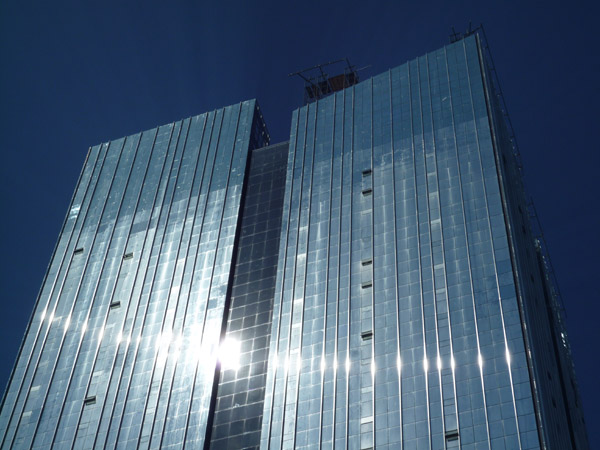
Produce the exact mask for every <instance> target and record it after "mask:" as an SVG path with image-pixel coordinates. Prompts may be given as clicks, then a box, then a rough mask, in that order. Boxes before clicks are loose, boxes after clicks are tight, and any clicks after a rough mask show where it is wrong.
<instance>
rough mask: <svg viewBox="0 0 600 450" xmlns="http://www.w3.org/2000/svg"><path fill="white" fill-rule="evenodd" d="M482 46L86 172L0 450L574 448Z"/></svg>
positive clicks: (555, 321)
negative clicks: (285, 124) (286, 114)
mask: <svg viewBox="0 0 600 450" xmlns="http://www.w3.org/2000/svg"><path fill="white" fill-rule="evenodd" d="M486 61H487V60H486V57H485V55H484V51H483V46H482V44H481V41H480V37H479V36H478V35H477V34H472V35H470V36H467V37H465V38H464V39H461V40H459V41H457V42H454V43H452V44H450V45H448V46H446V47H444V48H442V49H440V50H437V51H435V52H432V53H429V54H427V55H425V56H423V57H420V58H417V59H415V60H413V61H410V62H408V63H406V64H404V65H401V66H399V67H397V68H394V69H390V70H389V71H388V72H385V73H383V74H381V75H378V76H376V77H374V78H371V79H369V80H366V81H363V82H361V83H358V84H356V85H354V86H351V87H348V88H346V89H344V90H341V91H339V92H335V93H333V94H332V95H330V96H329V97H325V98H322V99H319V100H317V101H315V102H314V103H310V104H308V105H305V106H304V107H302V108H299V109H297V110H296V111H295V112H294V113H293V116H292V124H291V130H290V140H289V143H288V142H286V143H282V144H277V145H272V146H268V144H269V142H268V134H267V132H266V127H265V124H264V122H263V120H262V115H261V113H260V110H259V109H258V106H257V105H256V102H255V101H248V102H243V103H240V104H238V105H234V106H230V107H227V108H223V109H220V110H217V111H213V112H210V113H206V114H202V115H200V116H196V117H193V118H191V119H186V120H183V121H180V122H176V123H173V124H170V125H166V126H164V127H159V128H156V129H154V130H150V131H147V132H143V133H140V134H137V135H133V136H130V137H127V138H123V139H120V140H116V141H112V142H109V143H107V144H102V145H99V146H96V147H93V148H91V149H90V151H89V153H88V158H87V160H86V163H85V165H84V168H83V171H82V174H81V177H80V180H79V182H78V186H77V188H76V190H75V194H74V197H73V200H72V204H71V207H70V211H69V214H68V216H67V218H66V221H65V224H64V226H63V230H62V231H61V235H60V237H59V241H58V243H57V247H56V250H55V252H54V255H53V258H52V261H51V263H50V266H49V269H48V273H47V275H46V279H45V280H44V283H43V285H42V289H41V292H40V296H39V299H38V302H37V304H36V309H35V312H34V314H33V316H32V320H31V323H30V325H29V328H28V330H27V333H26V336H25V340H24V342H23V344H22V348H21V351H20V353H19V357H18V359H17V363H16V366H15V369H14V371H13V374H12V376H11V380H10V382H9V385H8V388H7V391H6V393H5V396H4V398H3V400H2V410H1V412H0V439H1V444H0V446H1V447H2V448H29V447H33V448H48V447H50V446H55V447H57V448H71V447H73V448H116V447H118V448H182V447H184V446H186V447H188V448H202V447H204V448H232V449H233V448H235V449H238V448H259V447H260V448H265V449H266V448H272V449H280V448H282V449H283V448H286V449H287V448H307V449H308V448H316V447H319V446H320V447H322V448H351V449H370V448H378V449H385V448H389V449H397V448H406V449H422V448H433V449H442V448H447V449H451V448H465V449H479V448H493V449H502V448H506V449H515V448H521V449H538V448H557V449H568V448H577V449H580V448H581V449H585V448H588V444H587V438H586V433H585V425H584V422H583V416H582V412H581V406H580V402H579V396H578V392H577V387H576V382H575V377H574V371H573V365H572V361H571V357H570V352H569V348H568V341H567V337H566V332H565V330H564V326H563V322H562V319H561V315H560V307H559V301H558V298H557V295H556V292H555V290H554V289H553V285H552V283H551V280H550V276H549V271H548V267H547V265H548V263H547V259H546V257H545V254H544V250H543V247H542V245H541V243H540V242H539V240H537V239H536V238H535V233H534V232H532V230H531V226H530V220H529V217H528V213H527V211H528V208H527V204H526V201H525V195H524V192H523V186H522V183H521V178H520V172H519V169H518V165H517V163H516V161H515V157H514V154H513V153H514V152H513V148H512V143H511V139H510V133H509V131H508V129H507V126H506V123H505V120H504V116H503V113H502V110H501V107H500V104H499V101H498V97H497V91H496V89H495V88H494V83H493V81H492V78H491V76H490V71H489V68H488V65H487V62H486Z"/></svg>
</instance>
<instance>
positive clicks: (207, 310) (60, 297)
mask: <svg viewBox="0 0 600 450" xmlns="http://www.w3.org/2000/svg"><path fill="white" fill-rule="evenodd" d="M261 128H262V130H261ZM264 136H266V134H264V124H262V119H261V118H260V115H259V112H258V110H257V106H256V104H255V102H254V101H248V102H243V103H240V104H238V105H234V106H230V107H227V108H223V109H220V110H217V111H213V112H210V113H207V114H202V115H200V116H196V117H193V118H190V119H186V120H183V121H180V122H175V123H172V124H169V125H166V126H162V127H158V128H156V129H153V130H149V131H146V132H143V133H140V134H137V135H133V136H129V137H127V138H123V139H119V140H116V141H112V142H109V143H106V144H102V145H98V146H96V147H93V148H91V149H90V151H89V153H88V157H87V160H86V163H85V165H84V168H83V172H82V174H81V177H80V180H79V184H78V186H77V188H76V190H75V194H74V196H73V199H72V203H71V207H70V211H69V214H68V216H67V218H66V221H65V224H64V226H63V230H62V232H61V235H60V237H59V241H58V243H57V246H56V249H55V252H54V256H53V258H52V261H51V263H50V266H49V269H48V273H47V275H46V279H45V281H44V283H43V285H42V289H41V293H40V296H39V299H38V302H37V305H36V309H35V312H34V315H33V318H32V320H31V323H30V325H29V329H28V331H27V334H26V336H25V340H24V343H23V346H22V348H21V351H20V355H19V358H18V360H17V363H16V367H15V369H14V372H13V374H12V377H11V381H10V384H9V386H8V389H7V392H6V394H5V396H4V399H3V402H2V412H1V414H0V439H1V446H2V448H43V449H47V448H50V447H55V448H71V447H73V448H93V447H94V448H103V447H106V448H113V447H120V448H125V447H137V446H138V445H140V446H142V447H148V446H150V447H153V448H159V447H160V448H180V447H181V446H182V445H183V444H184V443H185V444H187V445H188V446H190V447H192V448H197V447H201V446H202V445H203V442H204V438H205V435H206V425H207V416H208V411H209V407H210V401H211V394H212V384H213V379H214V376H215V366H216V359H217V357H218V353H219V352H218V348H219V339H220V335H221V328H222V317H223V309H224V306H225V300H226V294H227V289H228V285H229V282H230V276H231V259H232V254H233V251H234V241H235V238H236V233H237V229H238V217H239V211H240V205H241V194H242V188H243V183H244V178H245V172H246V159H247V155H248V150H249V149H250V148H253V147H261V146H263V145H264V144H265V143H266V142H264Z"/></svg>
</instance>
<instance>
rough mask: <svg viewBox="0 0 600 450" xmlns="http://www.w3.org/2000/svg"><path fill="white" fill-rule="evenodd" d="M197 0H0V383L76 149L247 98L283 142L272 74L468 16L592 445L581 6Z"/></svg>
mask: <svg viewBox="0 0 600 450" xmlns="http://www.w3.org/2000/svg"><path fill="white" fill-rule="evenodd" d="M203 3H206V5H205V4H203ZM208 3H209V2H184V1H177V2H165V1H162V2H154V1H145V2H129V1H121V2H117V3H115V4H111V2H109V1H103V2H90V1H84V2H82V1H77V2H72V3H71V2H61V1H53V2H36V1H34V2H23V1H14V0H3V1H2V2H1V3H0V151H1V152H2V164H1V165H0V195H1V196H0V207H1V211H2V220H0V227H1V229H0V231H1V233H0V252H1V254H2V258H1V259H0V261H1V262H0V264H2V267H1V268H0V274H1V275H0V276H1V277H2V278H1V280H0V298H1V299H2V304H3V313H2V314H1V315H0V338H1V339H2V342H3V345H2V346H1V348H0V390H2V389H4V386H5V385H6V382H7V380H8V377H9V375H10V370H11V368H12V365H13V363H14V359H15V357H16V355H17V351H18V348H19V345H20V342H21V339H22V336H23V333H24V330H25V327H26V325H27V321H28V320H29V316H30V314H31V310H32V308H33V305H34V302H35V299H36V295H37V293H38V289H39V287H40V284H41V282H42V279H43V276H44V273H45V270H46V267H47V264H48V261H49V259H50V256H51V253H52V250H53V248H54V244H55V242H56V238H57V236H58V232H59V230H60V227H61V225H62V221H63V219H64V215H65V212H66V210H67V206H68V203H69V200H70V198H71V194H72V191H73V188H74V186H75V182H76V180H77V177H78V175H79V171H80V169H81V165H82V164H83V161H84V158H85V155H86V151H87V149H88V147H89V146H91V145H94V144H97V143H100V142H104V141H107V140H110V139H114V138H118V137H121V136H125V135H129V134H133V133H135V132H138V131H140V130H144V129H148V128H152V127H155V126H157V125H161V124H164V123H168V122H172V121H174V120H178V119H181V118H184V117H188V116H191V115H195V114H199V113H202V112H206V111H208V110H211V109H214V108H218V107H221V106H225V105H229V104H232V103H236V102H238V101H240V100H244V99H248V98H257V99H258V100H259V102H260V104H261V107H262V110H263V112H264V115H265V119H266V121H267V125H268V127H269V129H270V132H271V136H272V138H273V141H274V142H277V141H281V140H285V139H287V136H288V132H289V123H290V120H291V111H292V110H293V109H295V108H296V107H298V106H299V105H300V104H301V102H302V83H301V82H300V81H298V80H297V79H290V78H288V77H287V74H288V73H290V72H294V71H296V70H299V69H302V68H305V67H308V66H312V65H314V64H317V63H320V62H325V61H330V60H332V59H337V58H341V57H348V58H349V59H350V61H351V62H352V63H353V64H356V65H357V66H359V67H362V66H366V65H371V67H370V68H369V69H368V70H365V71H363V72H361V76H362V78H366V77H368V76H371V75H375V74H377V73H380V72H382V71H384V70H387V69H388V68H389V67H394V66H397V65H399V64H401V63H403V62H405V61H407V60H409V59H412V58H414V57H416V56H420V55H422V54H424V53H426V52H428V51H431V50H435V49H436V48H439V47H441V46H442V45H444V44H447V43H448V36H449V34H450V30H451V27H452V26H454V27H455V28H456V29H457V30H465V29H466V28H467V27H468V24H469V22H470V21H472V23H473V24H474V25H476V24H479V23H483V24H484V25H485V28H486V33H487V36H488V40H489V43H490V46H491V49H492V52H493V55H494V60H495V63H496V67H497V70H498V74H499V76H500V80H501V82H502V86H503V90H504V96H505V99H506V102H507V104H508V108H509V111H510V113H511V118H512V123H513V126H514V128H515V131H516V134H517V137H518V141H519V144H520V148H521V155H522V160H523V165H524V168H525V170H524V173H525V181H526V184H527V187H528V190H529V193H530V195H531V196H532V197H533V199H534V200H535V204H536V207H537V211H538V215H539V217H540V219H541V221H542V225H543V228H544V231H545V235H546V240H547V242H548V245H549V248H550V252H551V255H552V257H553V258H552V260H553V264H554V268H555V270H556V273H557V276H558V279H559V282H560V287H561V290H562V294H563V298H564V303H565V306H566V310H567V315H568V318H567V321H568V322H567V323H568V326H569V330H570V340H571V344H572V347H573V352H574V358H575V365H576V369H577V374H578V379H579V385H580V390H581V393H582V397H583V403H584V407H585V411H586V420H587V424H588V433H589V436H590V440H591V443H592V447H600V429H599V428H600V427H599V426H598V425H599V420H598V418H599V416H600V413H599V412H598V408H597V405H598V404H600V395H599V389H598V382H597V378H598V372H597V370H598V366H599V364H598V354H599V353H600V352H599V351H598V348H597V346H598V342H599V338H600V333H599V332H598V325H597V323H598V316H599V313H600V296H599V294H598V289H597V288H596V286H595V283H596V281H597V280H598V269H599V264H598V255H599V254H600V245H599V238H598V230H599V229H600V212H599V202H598V193H599V189H598V182H597V180H596V174H597V172H598V169H599V168H600V156H599V154H600V148H599V145H598V138H597V131H596V130H597V129H598V127H599V126H600V120H599V119H600V114H599V113H598V111H599V105H600V83H599V82H598V77H599V74H600V58H599V52H600V50H599V48H600V38H599V37H598V31H597V28H598V22H599V19H600V7H599V6H598V3H597V2H593V1H591V0H590V1H587V2H581V1H570V2H564V1H563V2H558V1H554V2H552V1H550V2H547V1H546V2H531V1H523V0H521V1H511V2H495V3H491V2H490V3H488V2H483V1H473V2H461V1H453V2H443V1H437V2H425V1H424V2H403V1H396V2H376V1H368V2H361V3H354V2H350V1H345V2H335V3H334V2H328V3H325V2H312V1H303V2H293V6H292V5H291V3H292V2H287V1H278V2H256V3H254V2H249V1H245V2H244V1H238V2H210V5H208ZM226 3H227V4H228V6H224V4H226ZM215 4H219V5H218V6H217V5H215ZM259 5H260V6H259ZM567 5H568V6H567Z"/></svg>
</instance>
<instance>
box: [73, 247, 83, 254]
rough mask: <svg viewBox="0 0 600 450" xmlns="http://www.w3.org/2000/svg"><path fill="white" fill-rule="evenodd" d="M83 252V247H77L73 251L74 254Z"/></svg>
mask: <svg viewBox="0 0 600 450" xmlns="http://www.w3.org/2000/svg"><path fill="white" fill-rule="evenodd" d="M82 253H83V247H79V248H76V249H75V251H74V252H73V254H74V255H81V254H82Z"/></svg>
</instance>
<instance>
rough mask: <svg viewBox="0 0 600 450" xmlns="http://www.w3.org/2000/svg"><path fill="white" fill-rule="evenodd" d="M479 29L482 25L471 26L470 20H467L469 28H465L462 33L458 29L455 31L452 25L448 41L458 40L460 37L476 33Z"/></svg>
mask: <svg viewBox="0 0 600 450" xmlns="http://www.w3.org/2000/svg"><path fill="white" fill-rule="evenodd" d="M481 29H483V25H479V26H477V27H475V28H473V27H472V26H471V22H469V28H467V31H465V32H464V33H461V32H460V31H456V30H455V29H454V27H452V33H450V43H451V44H453V43H455V42H456V41H460V40H461V39H464V38H466V37H468V36H471V35H472V34H474V33H476V32H477V31H479V30H481Z"/></svg>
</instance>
